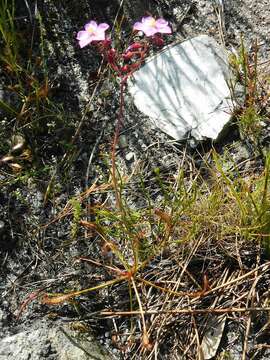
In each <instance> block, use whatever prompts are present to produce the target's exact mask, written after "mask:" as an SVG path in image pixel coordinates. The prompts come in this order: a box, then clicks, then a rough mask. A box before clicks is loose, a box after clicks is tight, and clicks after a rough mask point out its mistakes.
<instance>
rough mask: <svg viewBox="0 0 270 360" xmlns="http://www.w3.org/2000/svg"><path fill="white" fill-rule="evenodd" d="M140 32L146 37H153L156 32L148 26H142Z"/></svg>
mask: <svg viewBox="0 0 270 360" xmlns="http://www.w3.org/2000/svg"><path fill="white" fill-rule="evenodd" d="M142 31H143V32H144V33H145V35H146V36H153V35H155V34H156V33H157V32H158V30H157V29H156V28H154V27H150V26H144V29H142Z"/></svg>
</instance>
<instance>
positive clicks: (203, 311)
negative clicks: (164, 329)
mask: <svg viewBox="0 0 270 360" xmlns="http://www.w3.org/2000/svg"><path fill="white" fill-rule="evenodd" d="M259 311H270V307H248V308H237V307H235V308H234V307H232V308H225V309H173V310H147V311H143V310H142V311H141V310H134V311H101V312H100V315H103V316H132V315H141V314H142V313H143V314H144V315H155V314H188V315H197V314H226V313H233V312H238V313H243V312H259Z"/></svg>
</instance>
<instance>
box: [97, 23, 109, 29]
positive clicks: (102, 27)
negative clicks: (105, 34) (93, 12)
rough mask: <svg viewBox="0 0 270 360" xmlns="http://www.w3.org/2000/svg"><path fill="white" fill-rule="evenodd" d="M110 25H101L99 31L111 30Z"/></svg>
mask: <svg viewBox="0 0 270 360" xmlns="http://www.w3.org/2000/svg"><path fill="white" fill-rule="evenodd" d="M109 27H110V25H108V24H106V23H101V24H99V25H98V29H99V30H101V29H102V30H103V31H106V30H107V29H109Z"/></svg>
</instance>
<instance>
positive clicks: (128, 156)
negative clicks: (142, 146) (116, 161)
mask: <svg viewBox="0 0 270 360" xmlns="http://www.w3.org/2000/svg"><path fill="white" fill-rule="evenodd" d="M133 158H134V152H132V151H131V152H129V153H127V155H126V160H127V161H131V160H132V159H133Z"/></svg>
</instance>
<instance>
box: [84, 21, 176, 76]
mask: <svg viewBox="0 0 270 360" xmlns="http://www.w3.org/2000/svg"><path fill="white" fill-rule="evenodd" d="M108 29H109V25H108V24H106V23H101V24H97V23H96V22H95V21H93V20H92V21H90V22H89V23H87V24H86V25H85V26H84V30H81V31H79V32H78V34H77V40H78V41H79V46H80V47H81V48H83V47H85V46H87V45H89V44H91V43H93V44H94V45H95V46H96V47H97V49H98V51H99V52H100V53H101V54H102V55H103V56H104V58H105V59H106V60H107V62H108V63H109V65H110V66H111V68H112V69H113V70H114V71H115V72H116V73H117V75H118V76H120V77H122V78H123V76H125V77H127V76H128V75H130V74H132V72H133V71H134V70H136V69H137V68H139V67H140V66H141V64H142V62H143V61H144V59H145V57H146V55H147V52H148V50H149V44H150V43H152V44H154V45H157V46H162V45H163V44H164V40H163V38H162V34H171V33H172V30H171V27H170V26H169V25H168V22H167V21H166V20H164V19H162V18H159V19H157V20H156V19H155V18H154V17H152V16H145V17H143V18H142V20H141V21H138V22H136V23H135V24H134V26H133V31H134V33H137V32H138V31H140V32H142V33H143V34H144V35H146V36H147V37H148V39H149V40H148V41H143V40H141V41H136V42H134V43H132V44H131V45H129V46H128V47H127V49H126V50H125V51H124V52H123V53H122V54H119V53H118V52H117V51H116V50H115V49H114V48H112V47H111V40H110V39H109V38H107V37H106V34H105V32H106V30H108Z"/></svg>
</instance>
